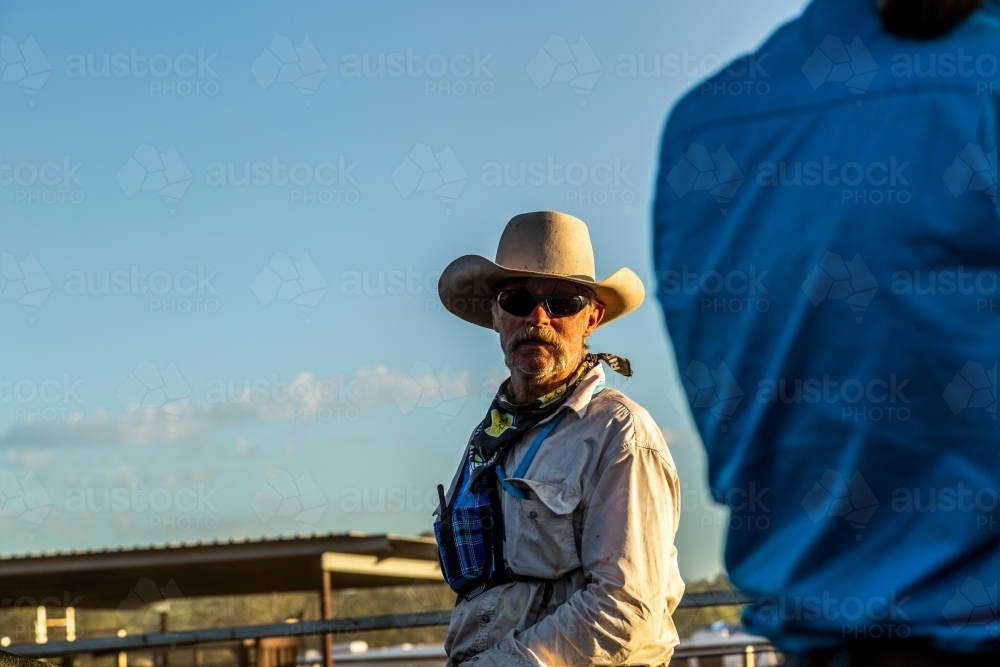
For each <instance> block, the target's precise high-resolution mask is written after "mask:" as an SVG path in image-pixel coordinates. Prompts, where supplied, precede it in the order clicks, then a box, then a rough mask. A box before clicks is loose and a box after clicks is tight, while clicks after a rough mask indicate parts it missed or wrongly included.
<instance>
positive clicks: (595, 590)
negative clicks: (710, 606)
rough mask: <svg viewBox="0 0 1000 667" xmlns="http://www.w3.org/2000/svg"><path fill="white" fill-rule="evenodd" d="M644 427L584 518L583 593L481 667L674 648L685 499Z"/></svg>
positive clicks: (602, 659)
mask: <svg viewBox="0 0 1000 667" xmlns="http://www.w3.org/2000/svg"><path fill="white" fill-rule="evenodd" d="M643 417H644V418H643ZM643 417H640V418H639V419H640V429H639V433H638V435H637V434H636V432H635V427H634V426H633V427H631V428H630V429H629V431H631V432H627V433H625V434H624V435H625V437H624V438H623V439H622V443H621V444H619V445H618V446H617V447H616V448H615V451H612V452H611V453H610V454H609V458H610V461H609V462H608V464H607V465H606V466H604V467H603V471H602V472H601V474H600V477H599V479H598V481H597V484H596V488H595V492H594V494H593V496H592V498H591V501H590V503H589V504H588V506H587V507H586V508H585V510H584V512H585V515H584V522H583V534H582V540H581V544H582V547H581V563H582V566H583V569H584V574H585V577H586V581H587V584H586V586H585V587H584V588H583V589H582V590H580V591H577V592H576V593H574V594H573V595H572V596H571V597H570V599H569V600H567V601H566V602H565V603H564V604H562V605H560V606H559V607H558V608H557V609H556V611H555V612H554V613H553V614H551V615H550V616H547V617H545V618H544V619H542V620H541V621H539V622H538V623H536V624H535V625H533V626H531V627H529V628H527V629H525V630H524V631H522V632H520V633H517V634H515V633H514V632H511V633H508V634H507V635H506V636H505V637H504V638H503V639H502V640H501V641H500V643H499V644H498V645H497V647H496V648H493V649H490V650H489V651H486V652H484V653H483V654H480V656H478V657H479V660H478V661H477V665H476V667H485V666H486V665H490V664H491V663H492V664H496V665H520V666H522V667H524V666H526V665H544V666H545V667H555V666H556V665H581V666H582V665H595V666H597V665H620V664H623V663H627V662H629V660H630V658H631V656H632V655H633V654H634V653H635V652H636V651H637V650H639V649H642V648H644V647H647V646H648V645H650V644H652V643H654V642H656V641H662V638H663V636H664V634H666V633H668V632H669V633H673V636H674V637H673V638H674V641H675V642H676V630H675V629H674V627H673V623H672V621H671V618H670V614H671V613H672V611H673V609H674V608H675V607H676V605H677V603H678V602H679V600H680V596H681V595H682V593H683V582H682V581H681V580H680V577H679V574H678V573H677V570H676V550H675V548H674V535H675V533H676V531H677V525H678V520H679V518H680V507H679V498H680V489H679V484H678V481H677V475H676V471H675V469H674V467H673V463H672V461H670V460H669V458H668V457H669V455H667V457H665V456H664V455H663V454H662V453H661V452H665V451H666V444H665V443H664V442H663V436H662V435H661V434H660V431H659V429H658V428H657V427H656V425H655V423H652V418H651V417H649V416H648V415H644V416H643ZM647 420H648V422H649V425H644V424H642V423H641V422H642V421H647ZM643 426H646V427H645V428H643ZM648 426H651V427H652V428H651V429H650V428H649V427H648ZM665 626H668V627H665Z"/></svg>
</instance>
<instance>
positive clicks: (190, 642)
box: [5, 590, 771, 658]
mask: <svg viewBox="0 0 1000 667" xmlns="http://www.w3.org/2000/svg"><path fill="white" fill-rule="evenodd" d="M750 601H751V600H750V598H748V597H747V596H745V595H743V594H742V593H740V592H738V591H732V590H724V591H704V592H698V593H688V594H687V595H685V596H684V597H683V598H682V599H681V602H680V604H679V608H680V609H693V608H702V607H717V606H725V605H742V604H746V603H747V602H750ZM450 619H451V611H450V610H448V611H429V612H419V613H412V614H391V615H384V616H366V617H361V618H341V619H330V620H310V621H297V622H294V623H266V624H261V625H239V626H229V627H222V628H200V629H197V630H181V631H165V632H152V633H147V634H141V635H126V636H124V637H118V636H107V637H81V638H78V639H76V640H75V641H49V642H46V643H44V644H36V643H32V642H19V643H17V644H12V645H10V646H8V647H6V649H5V650H7V651H9V652H10V653H12V654H15V655H19V656H23V657H26V658H56V657H63V656H70V655H77V654H82V653H91V654H97V655H101V654H109V653H119V652H128V651H142V650H164V649H175V648H180V647H185V646H196V645H201V644H216V643H227V642H228V643H232V642H243V641H244V640H256V639H266V638H270V637H312V636H324V635H336V634H350V635H351V636H353V635H354V634H355V633H357V632H364V631H370V630H398V629H410V628H423V627H432V626H440V625H447V624H448V622H449V620H450ZM746 646H753V647H754V649H755V650H761V651H766V650H770V649H771V646H770V645H769V644H767V643H766V642H765V641H753V642H751V643H749V644H746V645H744V644H742V643H741V644H739V645H736V644H733V645H726V644H718V645H705V646H698V647H694V646H691V647H678V649H677V651H676V654H675V657H677V658H687V657H709V656H721V655H733V654H737V653H743V652H744V650H745V647H746Z"/></svg>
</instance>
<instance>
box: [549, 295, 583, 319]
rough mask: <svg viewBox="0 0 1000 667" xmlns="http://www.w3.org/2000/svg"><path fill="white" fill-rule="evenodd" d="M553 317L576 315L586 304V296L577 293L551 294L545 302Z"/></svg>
mask: <svg viewBox="0 0 1000 667" xmlns="http://www.w3.org/2000/svg"><path fill="white" fill-rule="evenodd" d="M545 305H546V307H547V308H548V309H549V312H550V313H552V315H553V316H554V317H567V316H569V315H576V314H577V313H579V312H580V311H581V310H583V308H584V306H586V305H587V298H586V297H584V296H581V295H579V294H575V295H573V296H553V297H551V298H549V299H548V300H547V301H546V302H545Z"/></svg>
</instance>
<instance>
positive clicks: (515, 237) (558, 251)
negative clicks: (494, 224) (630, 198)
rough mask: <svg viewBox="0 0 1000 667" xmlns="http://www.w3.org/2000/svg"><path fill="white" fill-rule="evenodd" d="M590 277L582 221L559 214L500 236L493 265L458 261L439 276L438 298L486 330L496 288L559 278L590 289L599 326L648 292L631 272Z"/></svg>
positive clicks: (518, 219)
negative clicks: (599, 310)
mask: <svg viewBox="0 0 1000 667" xmlns="http://www.w3.org/2000/svg"><path fill="white" fill-rule="evenodd" d="M594 274H595V271H594V247H593V245H591V243H590V232H589V231H588V230H587V224H586V223H585V222H584V221H583V220H580V219H579V218H575V217H573V216H572V215H568V214H566V213H559V212H558V211H537V212H535V213H522V214H520V215H515V216H514V217H513V218H511V219H510V222H508V223H507V227H506V228H505V229H504V230H503V235H501V236H500V244H499V245H498V246H497V257H496V261H495V262H491V261H490V260H488V259H487V258H485V257H483V256H481V255H464V256H462V257H459V258H458V259H456V260H455V261H453V262H452V263H451V264H449V265H448V267H447V268H446V269H445V270H444V273H442V274H441V278H440V280H438V295H439V296H440V297H441V303H443V304H444V307H445V308H447V309H448V310H449V311H450V312H451V313H452V314H454V315H457V316H458V317H461V318H462V319H463V320H465V321H466V322H471V323H473V324H478V325H479V326H481V327H486V328H488V329H492V328H493V313H492V306H491V301H492V299H493V296H494V295H495V294H496V291H497V287H498V286H500V285H502V284H503V283H505V282H507V281H509V280H513V279H517V278H557V279H559V280H566V281H569V282H573V283H576V284H578V285H583V286H585V287H588V288H590V290H591V291H593V293H594V296H595V298H596V299H597V300H598V301H600V302H601V303H602V304H604V319H603V320H601V324H607V323H608V322H610V321H612V320H614V319H616V318H618V317H621V316H622V315H626V314H627V313H630V312H632V311H633V310H635V309H636V308H638V307H639V304H641V303H642V300H643V298H644V297H645V294H646V291H645V289H644V288H643V286H642V281H641V280H639V276H637V275H635V273H634V272H633V271H632V270H631V269H628V268H621V269H618V270H617V271H615V272H614V273H612V274H611V275H610V276H608V277H607V278H605V279H604V280H602V281H600V282H598V281H597V280H596V278H595V277H594Z"/></svg>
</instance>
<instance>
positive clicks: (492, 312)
mask: <svg viewBox="0 0 1000 667" xmlns="http://www.w3.org/2000/svg"><path fill="white" fill-rule="evenodd" d="M490 315H491V318H490V319H492V320H493V330H494V331H496V332H497V333H500V325H498V324H497V302H496V301H493V302H492V303H491V304H490Z"/></svg>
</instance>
